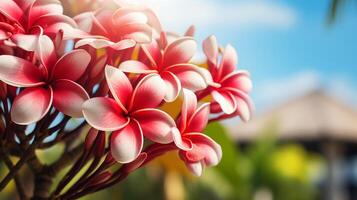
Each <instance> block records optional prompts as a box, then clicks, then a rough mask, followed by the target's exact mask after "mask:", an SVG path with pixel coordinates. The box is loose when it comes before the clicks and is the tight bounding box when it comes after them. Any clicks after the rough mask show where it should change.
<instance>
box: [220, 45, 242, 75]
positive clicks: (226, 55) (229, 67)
mask: <svg viewBox="0 0 357 200" xmlns="http://www.w3.org/2000/svg"><path fill="white" fill-rule="evenodd" d="M237 64H238V56H237V52H236V50H235V49H234V48H233V47H232V46H231V45H229V44H228V45H227V46H226V48H225V49H224V52H223V56H222V61H221V66H220V68H219V74H220V77H224V76H226V75H228V74H230V73H232V72H233V71H234V70H235V69H236V66H237Z"/></svg>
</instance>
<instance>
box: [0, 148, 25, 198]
mask: <svg viewBox="0 0 357 200" xmlns="http://www.w3.org/2000/svg"><path fill="white" fill-rule="evenodd" d="M2 153H3V154H4V155H3V159H4V163H5V164H6V166H7V168H8V169H9V170H11V169H12V168H13V167H14V165H13V164H12V161H11V160H10V158H9V156H8V155H7V154H6V152H4V151H3V152H2ZM14 180H15V185H16V189H17V192H18V194H19V197H20V199H28V197H27V195H26V193H25V190H24V187H23V185H22V183H21V180H20V178H19V176H18V175H17V174H16V175H14Z"/></svg>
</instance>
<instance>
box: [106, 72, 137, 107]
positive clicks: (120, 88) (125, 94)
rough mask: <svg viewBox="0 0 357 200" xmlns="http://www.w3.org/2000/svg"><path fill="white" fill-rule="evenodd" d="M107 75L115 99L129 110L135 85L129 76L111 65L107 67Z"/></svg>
mask: <svg viewBox="0 0 357 200" xmlns="http://www.w3.org/2000/svg"><path fill="white" fill-rule="evenodd" d="M105 77H106V80H107V83H108V86H109V89H110V91H111V93H112V95H113V97H114V99H115V100H116V101H117V103H118V104H119V106H120V107H122V109H123V110H124V111H127V108H128V106H129V102H130V98H131V96H132V93H133V87H132V86H131V83H130V81H129V79H128V77H127V76H126V75H125V74H124V73H123V72H122V71H120V70H119V69H117V68H115V67H113V66H110V65H107V66H106V67H105Z"/></svg>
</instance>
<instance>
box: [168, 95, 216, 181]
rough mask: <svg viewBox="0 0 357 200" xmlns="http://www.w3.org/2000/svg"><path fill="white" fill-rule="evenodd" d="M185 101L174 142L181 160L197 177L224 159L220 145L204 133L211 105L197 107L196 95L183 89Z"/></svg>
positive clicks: (175, 131) (205, 104) (174, 131)
mask: <svg viewBox="0 0 357 200" xmlns="http://www.w3.org/2000/svg"><path fill="white" fill-rule="evenodd" d="M183 95H184V101H183V104H182V110H181V116H180V117H179V118H178V120H177V127H178V128H173V131H172V132H173V135H174V142H175V144H176V145H177V146H178V147H179V148H180V151H179V155H180V158H181V159H182V160H183V161H184V162H185V164H186V166H187V167H188V169H189V170H190V171H191V172H192V173H193V174H195V175H197V176H200V175H201V174H202V171H203V168H204V166H214V165H217V164H218V163H219V161H220V160H221V158H222V149H221V146H220V145H219V144H217V143H216V142H215V141H213V140H212V139H211V138H210V137H208V136H206V135H204V134H203V133H202V131H203V129H204V128H205V127H206V125H207V121H208V115H209V103H204V104H202V105H201V106H199V107H197V98H196V95H195V94H194V93H193V92H192V91H189V90H186V89H183Z"/></svg>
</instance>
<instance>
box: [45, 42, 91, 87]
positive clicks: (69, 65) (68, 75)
mask: <svg viewBox="0 0 357 200" xmlns="http://www.w3.org/2000/svg"><path fill="white" fill-rule="evenodd" d="M90 59H91V56H90V55H89V53H87V52H86V51H85V50H83V49H76V50H73V51H70V52H68V53H67V54H65V55H63V56H62V57H61V58H60V59H59V60H58V61H57V63H56V65H55V67H54V69H53V74H52V75H53V79H54V80H58V79H68V80H72V81H76V80H78V79H79V78H80V77H81V76H82V75H83V73H84V72H85V70H86V69H87V66H88V64H89V62H90Z"/></svg>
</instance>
